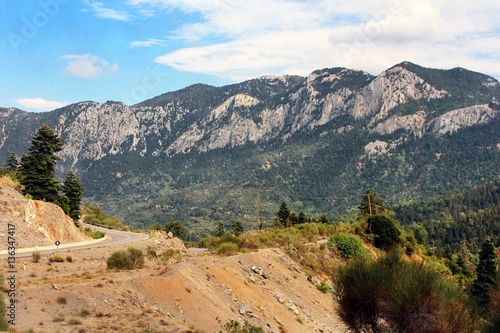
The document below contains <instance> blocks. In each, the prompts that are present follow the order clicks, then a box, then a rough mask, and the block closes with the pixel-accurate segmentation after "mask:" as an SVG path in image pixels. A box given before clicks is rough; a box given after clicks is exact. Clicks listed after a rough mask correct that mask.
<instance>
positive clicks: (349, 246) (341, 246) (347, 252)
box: [327, 233, 366, 260]
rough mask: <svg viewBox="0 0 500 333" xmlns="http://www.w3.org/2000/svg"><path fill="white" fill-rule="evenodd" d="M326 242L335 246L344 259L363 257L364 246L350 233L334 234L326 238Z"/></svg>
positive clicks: (364, 253) (364, 252)
mask: <svg viewBox="0 0 500 333" xmlns="http://www.w3.org/2000/svg"><path fill="white" fill-rule="evenodd" d="M327 244H328V245H329V246H335V247H336V248H337V250H338V251H339V252H340V253H341V254H342V257H343V258H344V259H346V260H347V259H350V258H353V257H364V256H365V255H366V251H365V248H364V247H363V244H362V243H361V241H360V240H359V237H358V236H355V235H352V234H345V233H340V234H336V235H335V236H333V237H331V238H330V239H329V240H328V243H327Z"/></svg>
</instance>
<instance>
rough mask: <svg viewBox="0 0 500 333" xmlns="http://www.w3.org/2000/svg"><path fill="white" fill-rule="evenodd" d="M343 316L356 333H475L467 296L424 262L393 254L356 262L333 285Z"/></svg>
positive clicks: (340, 313)
mask: <svg viewBox="0 0 500 333" xmlns="http://www.w3.org/2000/svg"><path fill="white" fill-rule="evenodd" d="M334 284H335V294H336V296H337V297H338V299H339V310H338V312H339V315H340V317H341V318H342V320H343V321H344V322H345V323H346V324H347V325H348V326H349V327H350V328H351V329H353V330H355V331H369V332H393V331H394V332H406V333H416V332H438V333H452V332H469V331H470V332H472V331H473V330H474V328H475V327H474V326H475V322H474V320H473V310H472V307H471V304H470V303H469V301H468V299H467V297H466V296H465V295H464V294H463V293H462V291H461V290H460V288H459V287H458V286H457V285H456V284H454V283H453V282H452V281H449V280H447V279H446V278H445V277H443V276H442V275H441V274H439V273H438V272H436V271H435V270H433V269H432V268H430V267H429V266H425V265H423V264H420V263H416V262H412V261H407V260H402V259H401V256H400V255H399V254H397V253H390V254H388V255H386V256H385V257H382V258H380V259H379V260H377V261H373V262H371V261H366V260H354V261H351V262H349V263H348V264H347V265H346V266H345V267H343V268H341V269H340V270H339V272H338V275H337V277H336V279H335V281H334Z"/></svg>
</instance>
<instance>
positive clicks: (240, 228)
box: [222, 220, 245, 237]
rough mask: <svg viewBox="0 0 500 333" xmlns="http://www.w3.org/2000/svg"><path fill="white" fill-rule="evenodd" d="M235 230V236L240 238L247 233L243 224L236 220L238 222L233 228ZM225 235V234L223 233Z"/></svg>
mask: <svg viewBox="0 0 500 333" xmlns="http://www.w3.org/2000/svg"><path fill="white" fill-rule="evenodd" d="M231 229H232V230H233V234H234V235H235V236H236V237H238V236H240V235H241V234H242V233H244V232H245V228H244V227H243V224H241V222H240V220H236V222H234V224H233V226H232V228H231ZM222 234H224V233H222Z"/></svg>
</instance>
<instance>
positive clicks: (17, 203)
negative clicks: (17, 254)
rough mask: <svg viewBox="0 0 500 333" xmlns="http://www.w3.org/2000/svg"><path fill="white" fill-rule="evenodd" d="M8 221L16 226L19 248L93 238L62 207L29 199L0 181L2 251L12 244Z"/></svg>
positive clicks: (0, 246) (0, 242)
mask: <svg viewBox="0 0 500 333" xmlns="http://www.w3.org/2000/svg"><path fill="white" fill-rule="evenodd" d="M8 224H12V225H14V226H15V229H14V230H15V234H14V238H15V240H16V248H17V249H21V248H31V247H40V246H49V245H54V242H55V241H56V240H59V241H60V242H64V243H72V242H78V241H83V240H88V239H91V238H90V237H89V236H87V235H85V233H84V232H82V231H81V230H79V229H78V228H77V227H75V224H74V222H73V220H72V219H71V218H70V217H69V216H67V215H66V214H64V212H63V210H62V209H61V207H59V206H57V205H55V204H52V203H48V202H43V201H38V200H28V199H26V198H25V197H24V196H23V195H22V194H21V193H19V192H18V191H16V190H15V189H14V188H12V187H10V186H7V185H5V184H1V183H0V225H1V226H2V230H0V250H6V249H7V247H8V246H9V245H8V242H7V238H8V233H7V226H8Z"/></svg>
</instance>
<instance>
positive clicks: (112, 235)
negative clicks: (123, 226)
mask: <svg viewBox="0 0 500 333" xmlns="http://www.w3.org/2000/svg"><path fill="white" fill-rule="evenodd" d="M82 226H83V227H84V228H86V227H90V228H91V229H92V231H94V230H99V231H102V232H104V233H105V234H106V236H107V238H108V239H106V240H104V241H101V242H98V243H93V244H84V245H81V244H80V243H86V242H80V243H72V244H70V245H69V246H68V244H62V243H61V245H60V246H63V245H64V247H60V248H59V250H58V249H57V248H54V246H51V247H50V248H49V249H44V248H42V247H40V248H39V249H38V250H37V251H38V252H40V253H41V254H50V253H57V252H59V253H63V252H69V251H71V252H73V251H78V250H83V249H92V248H96V247H102V246H112V245H118V244H126V243H133V242H138V241H141V240H143V239H146V238H148V237H149V235H148V234H142V233H135V232H126V231H118V230H112V229H106V228H101V227H96V226H93V225H90V224H85V223H83V224H82ZM79 244H80V245H79ZM21 250H23V249H16V255H15V257H16V258H21V257H29V256H31V254H32V253H33V252H35V250H33V251H28V252H20V251H21ZM7 257H9V255H8V254H0V259H4V258H7Z"/></svg>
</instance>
